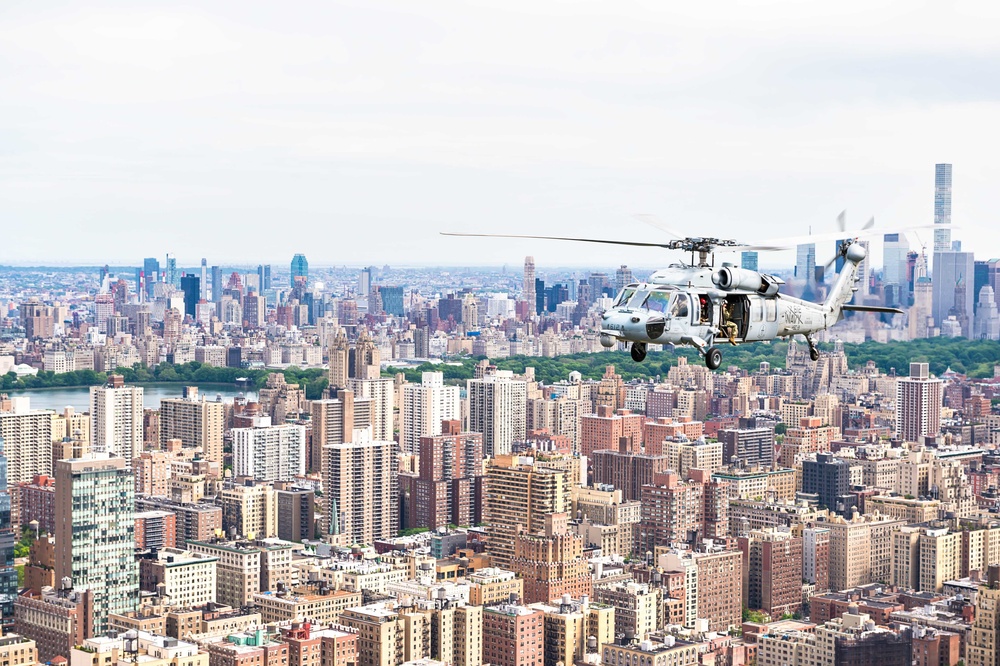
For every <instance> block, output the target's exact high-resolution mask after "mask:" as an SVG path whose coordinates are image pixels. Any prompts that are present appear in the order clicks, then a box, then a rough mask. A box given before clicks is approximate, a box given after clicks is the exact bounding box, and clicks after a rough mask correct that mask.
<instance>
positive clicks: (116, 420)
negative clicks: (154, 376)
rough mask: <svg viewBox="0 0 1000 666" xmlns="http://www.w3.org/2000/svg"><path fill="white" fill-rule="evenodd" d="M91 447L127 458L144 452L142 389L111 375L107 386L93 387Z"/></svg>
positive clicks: (91, 389) (120, 377) (130, 459)
mask: <svg viewBox="0 0 1000 666" xmlns="http://www.w3.org/2000/svg"><path fill="white" fill-rule="evenodd" d="M90 446H91V450H92V451H94V452H95V453H106V454H109V455H111V456H119V457H121V458H124V459H125V464H126V465H127V466H129V467H130V466H131V465H132V461H133V460H135V459H136V458H138V457H139V454H140V453H141V452H142V387H141V386H125V382H124V379H123V378H122V376H121V375H108V381H107V383H106V384H104V386H91V387H90Z"/></svg>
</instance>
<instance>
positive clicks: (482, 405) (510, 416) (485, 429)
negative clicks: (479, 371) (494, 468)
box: [466, 366, 528, 458]
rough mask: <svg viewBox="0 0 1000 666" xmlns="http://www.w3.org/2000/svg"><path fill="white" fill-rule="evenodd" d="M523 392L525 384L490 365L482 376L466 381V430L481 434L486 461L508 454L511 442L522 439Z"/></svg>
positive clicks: (524, 395) (525, 397) (524, 393)
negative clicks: (467, 425)
mask: <svg viewBox="0 0 1000 666" xmlns="http://www.w3.org/2000/svg"><path fill="white" fill-rule="evenodd" d="M527 392H528V385H527V382H525V381H524V380H523V379H515V378H514V373H513V372H511V371H510V370H497V369H496V368H495V367H493V366H490V369H488V370H487V374H486V375H485V376H484V377H482V378H480V379H470V380H468V381H467V382H466V393H467V395H468V397H469V430H470V431H472V432H481V433H482V434H483V454H484V455H485V456H486V457H487V458H493V457H495V456H498V455H502V454H506V453H510V452H511V448H512V445H513V443H514V442H516V441H520V440H522V439H524V436H525V432H526V428H525V426H526V418H527V415H526V412H525V409H526V404H527Z"/></svg>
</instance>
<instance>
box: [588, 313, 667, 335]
mask: <svg viewBox="0 0 1000 666" xmlns="http://www.w3.org/2000/svg"><path fill="white" fill-rule="evenodd" d="M601 319H602V321H601V332H602V334H603V335H602V343H603V342H604V336H615V337H618V338H625V339H626V340H632V341H641V340H643V339H645V338H649V339H651V340H655V339H656V338H658V337H660V335H662V334H663V329H664V325H665V320H664V318H663V316H662V315H660V314H659V313H651V312H647V311H645V310H631V311H621V310H608V311H607V312H605V313H604V314H603V315H601Z"/></svg>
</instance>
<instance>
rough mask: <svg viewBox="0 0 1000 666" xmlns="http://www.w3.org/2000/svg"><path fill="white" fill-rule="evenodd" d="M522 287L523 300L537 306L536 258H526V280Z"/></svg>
mask: <svg viewBox="0 0 1000 666" xmlns="http://www.w3.org/2000/svg"><path fill="white" fill-rule="evenodd" d="M522 284H523V286H522V287H521V300H522V301H527V302H528V303H529V304H530V305H531V307H532V308H534V307H535V258H534V257H525V258H524V282H523V283H522Z"/></svg>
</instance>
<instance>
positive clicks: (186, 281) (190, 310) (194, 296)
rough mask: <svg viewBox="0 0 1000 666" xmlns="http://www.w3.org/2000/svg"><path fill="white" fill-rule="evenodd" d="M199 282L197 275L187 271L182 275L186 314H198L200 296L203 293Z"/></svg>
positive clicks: (190, 315) (193, 315)
mask: <svg viewBox="0 0 1000 666" xmlns="http://www.w3.org/2000/svg"><path fill="white" fill-rule="evenodd" d="M198 282H199V280H198V276H197V275H190V274H188V273H185V274H184V276H183V277H181V291H183V292H184V314H185V315H187V316H189V317H192V318H194V317H195V315H197V309H198V298H199V297H200V295H201V287H200V286H199V285H198Z"/></svg>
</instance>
